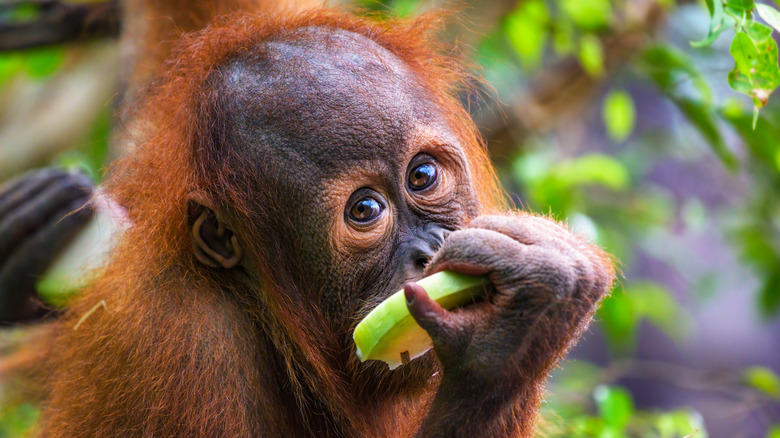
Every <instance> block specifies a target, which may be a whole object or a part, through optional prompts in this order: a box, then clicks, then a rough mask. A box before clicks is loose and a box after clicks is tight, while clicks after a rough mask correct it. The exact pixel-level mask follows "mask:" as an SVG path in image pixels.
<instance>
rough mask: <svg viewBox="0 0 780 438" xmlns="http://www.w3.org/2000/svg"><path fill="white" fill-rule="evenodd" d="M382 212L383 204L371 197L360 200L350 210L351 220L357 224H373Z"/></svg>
mask: <svg viewBox="0 0 780 438" xmlns="http://www.w3.org/2000/svg"><path fill="white" fill-rule="evenodd" d="M381 212H382V204H380V203H379V201H377V200H376V199H374V198H372V197H371V196H366V197H364V198H360V199H359V200H358V201H357V202H355V203H354V204H353V205H352V208H350V209H349V218H350V219H352V220H353V221H355V222H361V223H366V222H371V221H372V220H374V219H376V218H377V217H378V216H379V213H381Z"/></svg>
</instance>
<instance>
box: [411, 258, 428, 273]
mask: <svg viewBox="0 0 780 438" xmlns="http://www.w3.org/2000/svg"><path fill="white" fill-rule="evenodd" d="M430 259H431V258H430V257H418V258H417V260H415V261H414V267H415V268H417V269H418V270H420V271H424V270H425V265H427V264H428V260H430Z"/></svg>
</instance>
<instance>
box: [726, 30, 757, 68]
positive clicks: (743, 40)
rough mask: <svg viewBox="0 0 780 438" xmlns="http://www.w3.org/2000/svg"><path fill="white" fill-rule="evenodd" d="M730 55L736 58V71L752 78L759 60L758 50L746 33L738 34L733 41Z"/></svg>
mask: <svg viewBox="0 0 780 438" xmlns="http://www.w3.org/2000/svg"><path fill="white" fill-rule="evenodd" d="M729 53H731V56H733V57H734V62H736V65H735V66H734V70H737V71H738V72H739V73H741V74H744V75H747V77H750V75H751V70H752V69H753V65H754V64H755V62H756V59H757V58H758V49H757V48H756V45H755V44H754V43H753V40H752V39H751V38H750V36H749V35H748V34H747V33H746V32H737V33H736V34H734V39H733V40H731V47H730V48H729Z"/></svg>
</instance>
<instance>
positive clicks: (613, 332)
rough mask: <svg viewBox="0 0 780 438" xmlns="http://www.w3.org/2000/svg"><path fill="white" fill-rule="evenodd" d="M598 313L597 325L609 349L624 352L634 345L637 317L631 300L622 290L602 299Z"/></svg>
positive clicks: (637, 323)
mask: <svg viewBox="0 0 780 438" xmlns="http://www.w3.org/2000/svg"><path fill="white" fill-rule="evenodd" d="M598 312H599V314H598V318H597V319H598V321H599V325H600V326H601V328H602V329H603V330H604V335H605V336H606V337H607V340H608V341H609V346H610V347H612V348H615V349H618V350H626V349H628V348H630V347H632V346H633V345H634V343H635V341H636V335H637V327H638V325H639V316H638V315H637V312H636V309H635V307H634V302H633V300H632V299H631V298H630V297H629V296H628V295H627V294H626V293H625V292H624V291H623V290H622V289H620V288H619V289H617V290H615V292H613V293H612V295H610V296H609V297H607V298H606V299H604V301H603V302H602V304H601V308H600V309H599V311H598Z"/></svg>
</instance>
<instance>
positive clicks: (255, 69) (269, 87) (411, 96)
mask: <svg viewBox="0 0 780 438" xmlns="http://www.w3.org/2000/svg"><path fill="white" fill-rule="evenodd" d="M220 76H221V77H220V81H221V82H222V84H223V86H224V93H222V95H223V99H224V103H223V105H225V106H226V107H227V108H226V109H227V111H226V113H227V114H228V115H229V116H228V120H226V122H227V127H228V130H229V132H230V135H229V136H230V137H231V138H238V139H239V141H240V143H241V144H243V145H244V146H245V147H247V148H249V149H251V152H252V153H253V154H257V155H259V156H258V157H257V158H261V159H262V158H263V157H266V158H270V159H283V160H285V162H287V163H290V164H292V163H298V164H300V165H302V166H306V167H308V168H310V169H309V171H311V172H318V173H325V174H327V173H329V170H333V169H336V168H338V167H339V166H337V165H339V164H344V162H345V161H346V162H361V161H374V162H377V161H379V162H391V161H392V160H393V158H396V157H398V155H399V152H401V151H402V149H404V148H405V146H406V141H407V139H408V136H409V135H410V133H411V132H412V131H413V129H414V127H415V126H416V125H417V124H420V123H424V122H425V121H430V120H431V119H432V114H431V112H432V105H431V103H430V101H429V100H428V98H427V96H426V93H425V91H424V88H423V87H422V86H421V85H420V83H419V81H418V80H417V78H416V77H415V75H414V74H413V73H412V72H411V71H410V69H409V68H408V67H407V66H406V65H405V64H404V63H403V61H402V60H401V59H399V58H398V57H397V56H395V55H394V54H393V53H391V52H390V51H389V50H387V49H385V48H383V47H381V46H380V45H378V44H377V43H375V42H373V41H371V40H370V39H368V38H366V37H364V36H362V35H358V34H355V33H351V32H347V31H343V30H339V29H330V28H322V27H313V28H303V29H299V30H297V31H296V32H294V33H292V34H289V35H285V36H283V37H280V38H277V39H275V40H272V41H266V42H263V43H261V44H259V45H258V46H257V47H255V48H252V49H251V50H249V51H248V52H247V53H246V54H245V55H244V56H241V57H240V58H239V59H235V60H234V61H232V62H231V63H230V64H229V65H227V66H226V68H224V69H223V70H222V71H221V75H220ZM269 154H270V156H269ZM396 159H397V158H396Z"/></svg>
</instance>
